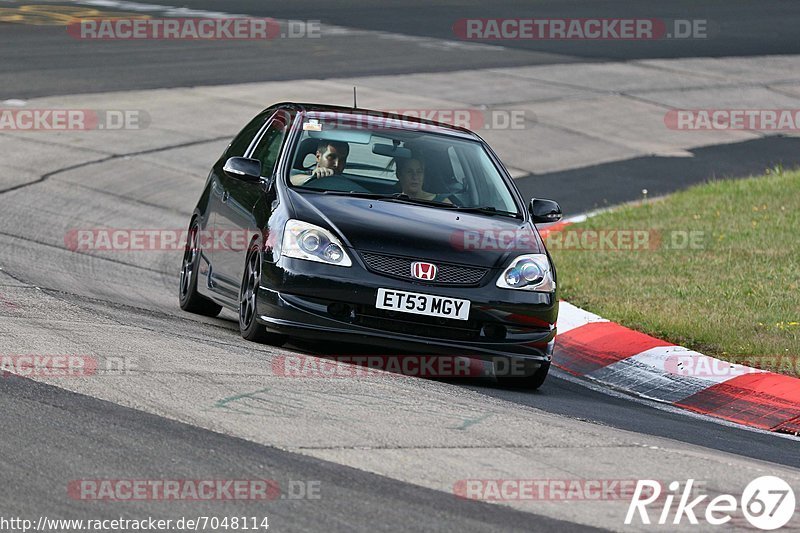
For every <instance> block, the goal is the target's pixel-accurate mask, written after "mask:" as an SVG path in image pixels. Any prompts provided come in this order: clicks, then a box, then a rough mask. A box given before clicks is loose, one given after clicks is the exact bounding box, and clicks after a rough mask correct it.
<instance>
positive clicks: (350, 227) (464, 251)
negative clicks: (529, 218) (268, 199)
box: [290, 190, 544, 268]
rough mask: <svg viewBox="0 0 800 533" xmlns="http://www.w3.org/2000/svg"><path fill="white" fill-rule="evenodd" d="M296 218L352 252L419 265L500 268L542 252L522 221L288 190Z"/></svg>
mask: <svg viewBox="0 0 800 533" xmlns="http://www.w3.org/2000/svg"><path fill="white" fill-rule="evenodd" d="M290 195H291V199H292V205H293V207H294V211H295V213H294V217H295V218H298V219H300V220H304V221H306V222H310V223H312V224H317V225H319V226H322V227H327V228H329V229H332V230H333V231H334V232H335V233H336V234H337V235H338V236H339V237H340V238H341V239H342V240H343V242H344V244H345V245H346V246H348V247H350V248H354V249H356V250H359V251H364V252H375V253H380V254H386V255H400V256H406V257H412V258H418V259H421V260H430V261H442V262H450V263H460V264H465V265H476V266H482V267H489V268H491V267H500V266H503V264H504V263H505V262H506V260H507V258H508V257H509V256H512V255H513V256H516V255H520V254H525V253H544V246H543V245H542V241H541V239H540V237H539V234H538V233H537V232H536V231H535V230H533V228H532V226H531V225H530V224H529V223H528V222H525V221H523V220H519V219H514V218H510V217H504V216H485V215H479V214H472V213H460V212H458V211H456V210H450V209H446V208H445V209H443V208H436V207H428V206H421V205H413V204H408V203H403V202H395V201H384V200H371V199H365V198H356V197H348V196H342V195H325V194H319V193H299V192H296V191H291V190H290Z"/></svg>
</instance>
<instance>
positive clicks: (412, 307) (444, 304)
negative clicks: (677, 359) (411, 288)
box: [375, 289, 469, 320]
mask: <svg viewBox="0 0 800 533" xmlns="http://www.w3.org/2000/svg"><path fill="white" fill-rule="evenodd" d="M375 307H377V308H378V309H387V310H389V311H400V312H401V313H413V314H415V315H426V316H438V317H442V318H454V319H456V320H467V319H469V300H459V299H457V298H447V297H446V296H433V295H431V294H419V293H416V292H405V291H396V290H393V289H378V299H377V300H376V301H375Z"/></svg>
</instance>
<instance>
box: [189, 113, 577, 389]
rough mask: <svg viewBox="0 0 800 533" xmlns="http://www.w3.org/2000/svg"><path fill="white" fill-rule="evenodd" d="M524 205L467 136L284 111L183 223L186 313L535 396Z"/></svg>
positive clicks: (218, 170)
mask: <svg viewBox="0 0 800 533" xmlns="http://www.w3.org/2000/svg"><path fill="white" fill-rule="evenodd" d="M560 218H561V209H560V208H559V206H558V204H556V203H555V202H553V201H550V200H543V199H533V200H531V201H530V202H526V201H524V200H523V198H522V197H521V195H520V193H519V191H518V189H517V188H516V186H515V185H514V180H513V179H512V177H511V176H510V174H509V173H508V171H507V170H506V169H505V167H504V166H503V164H502V163H501V162H500V159H499V158H498V157H497V155H496V154H495V153H494V152H493V151H492V149H491V148H490V147H489V146H488V145H487V144H486V142H484V141H483V139H481V138H480V137H479V136H478V135H476V134H475V133H473V132H471V131H469V130H466V129H463V128H459V127H455V126H449V125H446V124H441V123H436V122H432V121H426V120H422V119H416V118H410V117H406V116H400V115H394V114H389V113H382V112H378V111H370V110H364V109H359V108H344V107H334V106H323V105H314V104H298V103H282V104H277V105H275V106H272V107H270V108H268V109H266V110H265V111H263V112H262V113H260V114H259V115H258V116H256V117H255V118H254V119H253V120H252V121H251V122H250V123H249V124H247V125H246V126H245V128H244V129H243V130H242V131H241V132H240V133H239V134H238V135H237V136H236V138H234V140H233V141H232V142H231V144H230V145H229V146H228V147H227V149H226V150H225V152H224V153H223V155H222V157H221V158H220V159H219V160H218V161H217V162H216V164H215V165H214V166H213V168H212V170H211V172H210V174H209V176H208V180H207V182H206V185H205V188H204V190H203V193H202V195H201V197H200V201H199V202H198V204H197V207H196V209H195V210H194V213H193V215H192V218H191V221H190V225H189V232H188V235H189V238H188V239H187V245H186V249H185V253H184V258H183V263H182V268H181V279H180V290H179V297H180V306H181V308H182V309H184V310H186V311H190V312H194V313H199V314H203V315H208V316H216V315H217V314H219V313H220V311H221V309H222V308H223V307H226V308H228V309H231V310H233V311H235V312H236V313H237V314H238V316H239V327H240V330H241V333H242V336H243V337H244V338H246V339H249V340H253V341H259V342H266V343H271V344H282V343H283V342H285V341H286V340H287V338H290V337H291V338H301V339H312V340H325V341H326V342H327V341H342V342H348V343H349V342H354V343H359V344H366V345H370V346H373V347H376V348H378V349H381V350H397V349H400V350H404V351H411V352H412V353H427V354H435V355H447V356H465V357H469V358H473V359H479V360H483V361H488V362H490V363H492V364H493V365H494V367H495V369H499V368H500V366H501V365H500V362H502V363H503V365H502V366H503V368H515V367H512V366H509V365H508V362H509V361H512V362H515V363H521V364H522V366H517V367H516V368H523V369H524V371H522V372H501V371H499V370H498V371H497V372H495V373H496V375H497V378H498V380H500V381H502V382H504V383H506V384H508V385H512V386H521V387H527V388H538V387H539V386H540V385H541V384H542V383H543V382H544V380H545V377H546V376H547V373H548V370H549V367H550V360H551V354H552V352H553V345H554V342H555V336H556V318H557V316H558V297H557V292H556V271H555V267H554V266H553V262H552V260H551V258H550V255H549V254H548V252H547V250H546V249H545V246H544V243H543V241H542V239H541V237H540V236H539V233H538V231H537V230H536V227H535V225H534V224H537V223H551V222H556V221H558V220H559V219H560Z"/></svg>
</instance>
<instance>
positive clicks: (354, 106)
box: [353, 85, 358, 109]
mask: <svg viewBox="0 0 800 533" xmlns="http://www.w3.org/2000/svg"><path fill="white" fill-rule="evenodd" d="M353 109H358V100H357V99H356V86H355V85H353Z"/></svg>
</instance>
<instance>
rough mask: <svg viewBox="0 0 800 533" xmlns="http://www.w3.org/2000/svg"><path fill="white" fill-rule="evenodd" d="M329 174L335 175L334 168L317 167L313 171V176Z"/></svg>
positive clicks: (319, 176)
mask: <svg viewBox="0 0 800 533" xmlns="http://www.w3.org/2000/svg"><path fill="white" fill-rule="evenodd" d="M328 176H333V169H332V168H322V167H317V168H315V169H314V171H313V172H311V177H312V178H325V177H328Z"/></svg>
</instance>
